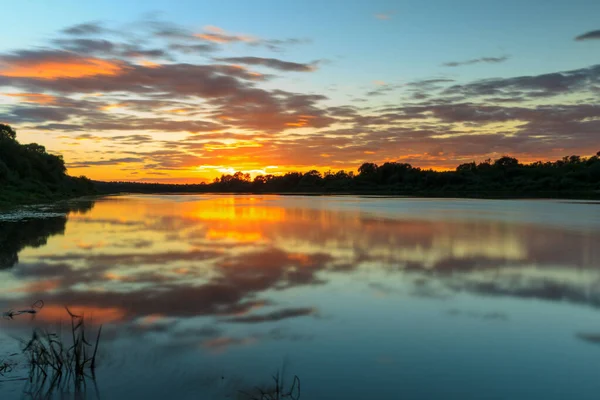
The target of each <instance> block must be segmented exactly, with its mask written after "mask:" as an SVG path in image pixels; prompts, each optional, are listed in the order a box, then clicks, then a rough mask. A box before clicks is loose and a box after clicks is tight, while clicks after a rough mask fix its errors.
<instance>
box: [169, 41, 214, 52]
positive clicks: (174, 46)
mask: <svg viewBox="0 0 600 400" xmlns="http://www.w3.org/2000/svg"><path fill="white" fill-rule="evenodd" d="M169 49H170V50H173V51H178V52H180V53H183V54H202V53H208V52H213V51H217V50H218V47H217V46H215V45H214V44H210V43H194V44H185V43H171V44H170V45H169Z"/></svg>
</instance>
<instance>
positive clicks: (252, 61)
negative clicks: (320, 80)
mask: <svg viewBox="0 0 600 400" xmlns="http://www.w3.org/2000/svg"><path fill="white" fill-rule="evenodd" d="M215 60H217V61H225V62H229V63H238V64H248V65H262V66H265V67H269V68H273V69H277V70H280V71H295V72H313V71H315V70H316V69H317V64H318V61H313V62H312V63H309V64H300V63H295V62H290V61H282V60H278V59H275V58H262V57H225V58H216V59H215Z"/></svg>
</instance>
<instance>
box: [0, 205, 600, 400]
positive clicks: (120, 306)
mask: <svg viewBox="0 0 600 400" xmlns="http://www.w3.org/2000/svg"><path fill="white" fill-rule="evenodd" d="M352 201H356V200H352ZM349 202H350V200H341V199H311V198H308V199H302V198H300V199H298V198H279V197H269V196H265V197H250V196H237V197H236V196H223V197H185V196H182V197H176V196H174V197H164V198H163V197H160V196H156V197H152V196H130V197H120V198H113V199H106V200H102V201H99V202H97V203H96V205H95V206H94V208H93V209H91V205H90V207H89V208H85V207H84V209H83V210H80V211H89V212H79V213H71V214H70V215H69V216H68V223H67V217H66V216H63V217H60V218H54V219H44V220H31V221H24V222H18V223H16V222H10V223H8V222H6V223H0V224H6V225H2V226H0V232H1V233H0V249H1V250H0V251H1V256H0V259H1V260H2V261H1V264H0V265H1V266H2V267H3V268H8V267H12V268H11V269H10V270H6V271H4V272H1V274H2V276H1V277H0V278H1V282H0V289H2V292H1V293H0V304H1V305H3V306H4V307H5V308H10V307H11V306H13V305H14V304H16V303H20V304H23V303H25V304H28V303H30V302H31V301H32V300H35V299H40V298H43V299H44V301H45V303H46V307H45V308H44V312H43V313H40V314H39V315H38V318H37V323H48V322H52V323H55V322H58V321H60V320H61V319H64V308H63V307H64V305H69V306H70V307H72V309H73V310H74V311H75V312H77V313H85V314H86V315H90V316H92V317H93V319H94V321H95V322H96V323H97V324H100V323H103V324H107V327H108V328H107V331H106V340H107V341H109V342H112V343H114V344H115V346H118V345H119V344H121V345H123V343H125V342H127V343H129V345H131V341H132V340H135V342H136V343H137V344H138V345H139V343H141V342H140V341H142V340H144V339H143V338H147V339H148V340H149V341H150V342H149V343H152V346H153V348H154V349H155V350H156V351H163V350H164V351H165V352H164V353H160V354H161V355H160V357H174V355H175V354H179V355H178V356H177V357H184V358H185V357H191V355H190V354H187V355H185V353H186V352H188V353H189V350H190V349H196V350H195V351H196V352H199V353H200V354H204V356H206V357H222V359H223V360H226V359H227V357H228V356H226V355H227V354H229V353H230V351H231V350H232V349H237V351H239V352H241V353H240V354H246V353H245V352H252V351H257V352H258V354H261V353H260V352H261V351H263V350H264V349H263V350H261V348H262V347H261V346H268V347H269V348H280V349H281V346H284V347H283V348H284V349H287V350H289V349H295V348H296V347H298V348H299V349H300V348H302V349H310V348H311V347H310V346H311V343H314V342H315V341H316V340H317V339H320V338H323V339H322V340H323V341H324V342H323V343H327V345H328V346H329V347H327V348H328V349H329V350H328V351H332V352H335V347H336V346H338V345H339V346H341V345H342V343H344V345H345V346H348V345H350V343H351V341H348V340H349V339H339V338H338V339H336V340H335V341H333V338H332V337H330V336H328V335H332V334H333V333H332V332H338V331H339V329H342V328H335V325H333V324H336V323H342V324H345V326H346V328H344V329H348V326H351V327H352V332H353V335H354V336H356V337H357V338H362V339H363V340H369V341H372V340H382V339H381V338H382V337H383V338H387V337H388V333H386V332H388V331H389V329H391V325H389V324H391V323H392V322H393V321H394V318H397V317H393V314H392V313H393V311H392V310H390V309H389V305H391V304H403V307H404V310H405V312H407V311H406V307H407V306H406V304H411V307H413V309H414V310H416V309H421V308H423V307H430V306H429V304H430V303H428V302H431V301H438V302H439V303H440V305H439V306H438V308H439V310H438V311H437V314H436V315H438V317H436V319H435V324H437V325H436V326H437V327H438V328H440V329H455V328H453V327H455V326H456V325H455V324H465V325H469V324H474V323H487V324H490V323H499V322H505V323H506V324H510V323H512V322H513V320H514V319H513V317H512V315H511V313H517V314H518V313H519V312H520V309H519V307H521V305H522V306H523V307H527V306H528V304H526V303H524V301H530V300H537V301H540V302H542V304H546V305H549V306H548V307H552V304H553V303H560V304H570V305H572V306H574V307H580V306H585V307H587V308H589V309H590V310H593V309H595V308H598V307H600V286H599V285H600V271H599V267H600V249H599V247H598V246H597V244H598V243H600V228H599V225H598V224H597V223H596V222H597V221H598V220H599V218H600V213H599V211H598V209H597V208H592V206H591V205H581V204H567V203H549V204H541V203H540V204H539V205H538V206H539V207H541V208H543V207H554V208H556V210H557V212H558V214H560V213H563V214H569V213H571V215H579V214H577V213H580V212H581V211H580V210H581V207H588V208H587V210H588V211H587V215H588V218H587V222H586V221H582V222H581V225H579V226H568V225H565V224H561V223H551V221H548V222H546V223H544V222H540V221H539V219H535V218H533V219H528V218H522V219H521V220H520V221H515V219H514V218H507V217H506V215H505V214H503V212H501V211H498V210H494V211H493V212H490V211H489V210H488V209H486V207H488V204H489V203H486V202H470V203H468V204H466V205H465V204H463V203H460V202H458V204H459V205H461V204H462V206H464V207H466V208H468V209H470V210H472V214H471V215H475V216H478V215H479V216H480V217H470V218H460V217H459V218H457V217H456V214H455V213H453V212H448V213H446V214H443V213H442V214H440V213H437V214H436V217H435V218H431V213H430V212H432V210H433V207H434V205H431V204H429V205H427V204H425V203H424V204H417V205H411V206H410V207H409V206H406V204H405V203H403V202H402V201H401V200H393V199H392V200H390V199H362V200H360V201H358V203H357V204H353V203H349ZM447 202H448V204H449V206H448V207H450V208H451V207H455V206H456V204H455V203H453V202H452V201H447ZM407 207H408V209H407ZM428 207H429V208H428ZM435 207H436V208H435V210H436V211H439V210H438V208H439V207H440V206H439V205H438V204H435ZM519 207H521V208H523V210H522V211H523V213H524V214H526V213H527V212H531V211H530V209H529V208H528V207H530V205H529V204H528V203H517V202H513V203H512V204H511V205H510V207H508V208H507V209H510V210H511V213H514V212H515V210H516V211H519ZM553 212H554V211H553ZM532 214H533V215H535V212H532ZM10 224H12V225H10ZM65 224H66V229H65ZM18 254H19V257H17V255H18ZM465 295H468V296H471V298H477V299H480V300H478V302H465V300H464V299H465V298H464V296H465ZM342 299H343V301H342ZM486 299H487V300H486ZM495 299H512V300H515V301H520V302H521V303H519V304H520V306H519V307H516V308H515V307H512V306H511V307H508V308H507V309H506V306H505V305H504V303H490V304H489V306H490V307H500V305H502V306H503V307H505V310H497V309H480V307H481V304H487V303H485V302H486V301H491V302H493V301H495ZM440 300H443V301H441V302H440ZM400 302H404V303H400ZM406 302H408V303H406ZM449 303H452V304H449ZM375 304H376V305H377V308H372V307H375ZM553 310H559V308H555V309H553ZM412 312H414V311H412ZM557 312H558V311H557ZM410 313H411V312H408V314H407V315H410ZM423 315H424V314H423ZM448 317H453V319H454V320H455V322H448V319H444V318H448ZM406 318H408V320H407V321H412V323H418V322H416V321H418V320H419V318H421V317H420V316H418V315H416V314H415V315H413V316H411V317H406ZM586 318H587V317H586ZM516 320H517V321H518V320H519V319H518V318H516ZM390 321H392V322H390ZM431 321H433V320H432V319H430V322H427V323H428V324H434V322H431ZM587 321H588V322H589V321H591V320H590V319H588V320H587ZM394 323H395V322H394ZM421 323H423V322H421ZM584 325H585V324H582V326H581V327H579V328H578V329H579V331H581V330H585V329H593V328H594V325H593V324H589V323H588V324H587V326H584ZM16 326H18V324H16ZM323 326H325V327H326V328H325V329H326V330H325V331H324V330H323V328H321V327H323ZM588 327H589V328H588ZM598 327H599V326H598V325H596V328H598ZM456 329H458V328H456ZM579 331H578V332H579ZM342 332H343V331H342ZM592 332H593V331H592ZM341 334H343V333H341ZM421 334H422V333H421ZM489 334H490V335H493V332H492V331H490V332H489ZM490 337H493V336H490ZM577 337H578V338H580V339H582V340H580V341H579V342H581V343H586V342H597V335H594V334H593V333H590V334H581V333H577V332H575V331H574V332H573V334H572V338H577ZM430 339H431V338H430ZM438 339H439V338H438ZM357 340H358V339H357ZM386 340H391V337H390V338H388V339H383V342H385V341H386ZM422 340H425V341H426V340H427V339H426V338H423V339H422ZM436 340H437V339H436ZM457 340H459V339H457ZM128 341H129V342H128ZM301 343H302V344H301ZM369 343H371V342H369ZM390 343H391V342H390ZM323 345H324V344H321V345H318V346H319V348H320V349H323V347H322V346H323ZM315 346H317V345H316V344H315ZM372 346H373V349H372V350H373V352H374V353H376V352H377V351H380V349H376V348H377V345H375V344H373V345H372ZM398 346H400V345H398ZM403 346H404V345H401V346H400V347H403ZM161 349H162V350H161ZM287 350H286V351H287ZM352 350H354V348H352ZM392 353H393V352H392ZM182 354H184V355H182ZM204 356H203V357H204ZM392 356H393V354H387V353H386V354H383V355H381V354H380V355H377V356H373V358H374V359H377V360H379V361H376V362H377V363H378V365H379V364H381V365H380V366H387V368H388V370H387V372H386V374H390V373H391V372H390V367H389V364H390V362H391V361H390V360H392V359H393V358H394V357H395V356H394V357H392ZM396 356H397V355H396ZM249 357H250V356H249ZM312 357H313V359H315V360H316V361H318V362H320V363H321V362H322V363H323V364H324V365H328V366H329V367H331V368H341V367H342V366H344V364H343V362H342V361H340V364H336V363H332V362H330V361H329V360H328V361H326V362H325V361H323V360H324V359H322V357H325V356H323V355H317V354H312ZM357 357H358V356H357ZM407 357H409V359H410V356H407ZM211 360H212V361H211V362H216V361H215V359H211ZM381 360H387V361H385V362H381ZM415 360H416V359H413V361H415ZM195 362H197V360H196V361H192V360H187V361H182V359H181V358H178V361H177V363H179V364H181V363H183V365H187V364H186V363H195ZM236 362H238V363H239V364H240V369H243V365H242V364H243V362H240V361H239V360H237V361H236ZM265 362H266V361H265ZM394 362H397V361H394ZM437 362H440V361H439V360H437ZM442 364H444V363H443V362H442ZM194 365H195V364H194ZM444 365H445V364H444ZM224 368H225V367H224ZM357 368H358V367H357ZM358 370H360V368H359V369H358ZM392 370H393V368H392ZM363 372H364V371H363ZM361 373H362V372H361ZM359 375H360V373H359ZM315 379H318V378H316V377H315ZM365 379H367V378H365ZM375 381H377V379H375ZM158 384H159V382H156V385H158ZM317 386H318V385H317ZM326 392H327V391H326V390H325V389H323V391H322V392H318V391H317V392H316V393H320V394H325V393H326ZM350 392H352V390H350ZM414 393H417V392H414ZM418 393H420V392H418ZM421 394H423V393H421ZM182 397H185V396H183V395H182ZM467 397H468V396H467ZM356 398H360V397H356Z"/></svg>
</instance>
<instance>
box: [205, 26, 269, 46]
mask: <svg viewBox="0 0 600 400" xmlns="http://www.w3.org/2000/svg"><path fill="white" fill-rule="evenodd" d="M194 36H195V37H197V38H200V39H204V40H206V41H209V42H213V43H233V42H246V43H253V42H257V41H258V39H257V38H255V37H252V36H248V35H234V34H229V33H227V32H226V31H225V30H224V29H222V28H219V27H218V26H212V25H208V26H205V27H204V32H203V33H197V34H195V35H194Z"/></svg>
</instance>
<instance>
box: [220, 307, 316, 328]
mask: <svg viewBox="0 0 600 400" xmlns="http://www.w3.org/2000/svg"><path fill="white" fill-rule="evenodd" d="M315 313H316V310H315V309H314V308H286V309H283V310H278V311H273V312H271V313H268V314H264V315H246V316H241V317H234V318H228V319H225V320H224V321H225V322H231V323H244V324H256V323H261V322H276V321H281V320H283V319H287V318H296V317H303V316H309V315H314V314H315Z"/></svg>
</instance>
